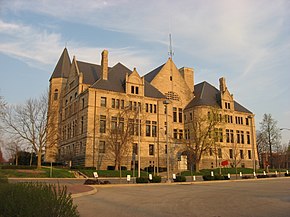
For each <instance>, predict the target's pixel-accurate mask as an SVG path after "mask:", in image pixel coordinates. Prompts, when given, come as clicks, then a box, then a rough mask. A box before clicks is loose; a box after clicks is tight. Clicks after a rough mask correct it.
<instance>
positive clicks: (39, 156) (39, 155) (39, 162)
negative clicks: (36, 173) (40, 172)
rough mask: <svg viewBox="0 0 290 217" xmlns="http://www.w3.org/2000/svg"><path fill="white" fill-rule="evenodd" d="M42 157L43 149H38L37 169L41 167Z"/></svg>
mask: <svg viewBox="0 0 290 217" xmlns="http://www.w3.org/2000/svg"><path fill="white" fill-rule="evenodd" d="M41 157H42V154H41V151H38V152H37V169H41Z"/></svg>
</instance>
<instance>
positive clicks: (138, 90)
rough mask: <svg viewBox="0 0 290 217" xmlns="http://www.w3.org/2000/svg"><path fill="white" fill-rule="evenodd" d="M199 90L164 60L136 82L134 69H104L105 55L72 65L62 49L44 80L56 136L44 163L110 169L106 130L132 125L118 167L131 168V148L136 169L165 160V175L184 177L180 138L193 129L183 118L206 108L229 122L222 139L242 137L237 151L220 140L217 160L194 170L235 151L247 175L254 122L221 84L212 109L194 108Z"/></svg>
mask: <svg viewBox="0 0 290 217" xmlns="http://www.w3.org/2000/svg"><path fill="white" fill-rule="evenodd" d="M67 62H69V63H70V64H69V66H68V65H67ZM201 85H202V84H197V85H194V72H193V69H191V68H185V67H183V68H181V69H178V68H177V67H176V65H175V64H174V62H173V61H172V59H171V58H169V59H168V61H167V62H166V63H165V64H163V65H161V66H160V67H158V68H156V69H154V70H152V71H151V72H149V73H147V74H146V75H145V76H143V77H141V76H140V75H139V73H138V72H137V70H136V69H133V70H130V69H128V68H126V67H125V66H124V65H122V64H120V63H118V64H116V65H114V66H113V67H109V66H108V51H103V53H102V60H101V64H100V65H97V64H91V63H86V62H80V61H77V60H76V58H75V57H74V58H73V60H72V61H71V62H70V59H69V56H68V52H67V50H66V49H65V50H64V52H63V53H62V55H61V57H60V60H59V62H58V64H57V66H56V68H55V70H54V72H53V74H52V77H51V79H50V91H49V94H50V100H49V111H50V112H49V113H48V114H49V115H50V114H55V113H56V115H55V116H54V118H53V120H54V122H56V123H57V125H58V126H57V129H58V133H57V135H55V137H57V140H55V139H54V140H51V141H48V145H47V147H49V148H47V150H46V160H47V161H56V160H57V161H66V162H71V163H72V165H74V166H86V167H96V168H97V169H107V168H108V166H114V165H115V160H114V158H113V157H112V155H111V153H109V150H108V143H109V140H108V138H109V134H110V132H112V131H111V129H113V128H114V126H116V125H118V126H119V124H121V122H124V123H122V124H123V125H125V126H127V125H128V124H130V123H129V122H130V121H132V120H133V122H134V123H138V120H139V121H140V122H139V123H140V125H139V126H140V133H139V132H138V133H137V128H136V129H135V128H134V129H135V130H134V132H132V133H131V134H132V135H131V137H130V142H129V144H128V147H129V148H128V149H129V150H128V151H127V152H126V155H125V156H123V157H122V166H125V167H127V169H132V168H133V167H134V163H133V162H135V165H136V164H137V161H138V155H136V154H138V153H136V146H137V144H138V143H140V151H141V152H140V153H141V154H140V159H141V160H140V163H141V168H142V169H144V168H147V167H161V168H166V166H167V153H169V162H170V168H171V170H174V171H176V170H186V169H187V167H188V166H187V157H186V156H185V152H184V150H185V147H186V143H187V142H186V139H185V131H186V132H188V130H189V129H190V127H189V124H190V122H191V121H194V120H191V119H190V118H189V117H190V113H194V114H200V115H203V114H207V112H208V110H209V109H210V108H211V107H216V106H217V107H218V109H219V112H220V114H221V115H222V116H223V117H228V116H231V117H232V121H231V122H230V123H225V124H223V135H225V137H226V135H227V132H228V131H227V130H233V131H231V132H234V134H235V135H234V136H235V138H236V133H238V134H239V136H240V134H241V132H243V143H242V142H241V140H239V143H237V142H234V143H231V142H227V141H228V140H227V138H225V139H224V141H223V142H222V145H221V146H220V147H222V156H221V158H217V157H216V155H215V156H213V155H209V154H205V155H204V156H203V158H202V161H201V163H200V168H215V167H219V164H220V163H221V161H222V160H229V161H231V158H230V156H228V155H227V153H228V152H229V149H231V147H232V146H233V145H234V144H236V145H235V147H238V148H235V150H239V153H240V150H244V155H242V154H243V153H242V152H241V156H242V158H243V159H241V160H240V161H239V162H240V166H241V165H242V166H246V167H251V165H253V163H252V162H253V160H252V159H253V154H252V153H255V154H256V150H254V151H253V150H252V149H251V147H252V146H254V147H256V146H255V144H254V145H253V143H255V140H256V139H255V138H256V137H255V126H254V115H253V114H252V113H251V112H250V111H248V110H247V109H245V108H244V107H242V106H241V105H239V104H237V103H236V102H235V101H234V99H233V96H232V95H231V94H230V93H229V91H228V89H227V87H226V83H225V79H224V78H222V79H220V90H217V89H215V88H214V87H212V86H211V88H210V90H209V92H214V94H219V97H217V98H215V99H214V100H213V101H215V102H214V103H213V104H211V103H212V102H210V103H208V102H207V101H206V100H205V101H204V102H203V103H200V101H199V100H197V99H199V98H200V95H201V94H200V93H201V91H202V87H200V86H201ZM208 85H209V84H208ZM212 88H214V89H213V90H212ZM204 90H205V89H204ZM205 91H206V90H205ZM206 97H208V96H206ZM209 97H212V96H209ZM214 97H216V95H215V96H214ZM165 100H168V102H169V104H168V105H165V104H164V102H165ZM197 101H198V103H196V102H197ZM235 107H237V108H235ZM127 109H128V110H130V114H131V117H129V116H128V118H124V117H121V116H120V114H124V111H127ZM166 113H167V114H166ZM127 114H129V113H127ZM166 118H167V120H168V121H167V122H168V123H167V122H166ZM236 121H237V122H238V123H240V124H237V122H236ZM167 124H168V129H167ZM137 125H138V124H137ZM138 129H139V128H138ZM49 132H50V131H49V130H48V134H49ZM166 133H168V148H166ZM248 134H250V135H249V137H247V135H248ZM249 138H250V143H249V141H248V140H247V139H249ZM246 140H247V141H246ZM54 141H57V142H54ZM245 141H246V142H245ZM248 143H249V144H248ZM52 150H53V151H52ZM56 150H57V151H56ZM249 151H251V153H250V152H249ZM56 152H57V154H54V155H52V154H51V153H56ZM250 155H251V156H250ZM51 156H53V157H51ZM256 156H257V155H256Z"/></svg>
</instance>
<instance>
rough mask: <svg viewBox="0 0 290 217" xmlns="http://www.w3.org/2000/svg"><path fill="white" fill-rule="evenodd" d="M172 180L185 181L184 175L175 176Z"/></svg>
mask: <svg viewBox="0 0 290 217" xmlns="http://www.w3.org/2000/svg"><path fill="white" fill-rule="evenodd" d="M174 182H186V177H185V176H176V179H174Z"/></svg>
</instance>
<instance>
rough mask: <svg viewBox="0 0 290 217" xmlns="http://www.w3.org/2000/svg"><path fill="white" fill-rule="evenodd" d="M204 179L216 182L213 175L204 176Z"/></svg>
mask: <svg viewBox="0 0 290 217" xmlns="http://www.w3.org/2000/svg"><path fill="white" fill-rule="evenodd" d="M202 178H203V180H204V181H212V180H215V178H214V176H211V175H204V176H202Z"/></svg>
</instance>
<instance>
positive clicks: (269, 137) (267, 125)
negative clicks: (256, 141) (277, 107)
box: [260, 114, 281, 168]
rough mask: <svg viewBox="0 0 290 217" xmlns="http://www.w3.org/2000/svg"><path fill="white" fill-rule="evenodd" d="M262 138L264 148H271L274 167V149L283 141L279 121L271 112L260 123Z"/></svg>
mask: <svg viewBox="0 0 290 217" xmlns="http://www.w3.org/2000/svg"><path fill="white" fill-rule="evenodd" d="M260 133H261V135H260V139H261V144H260V145H262V144H263V145H264V147H263V149H265V150H269V154H270V155H269V158H270V159H269V160H270V168H273V150H274V149H275V147H277V146H279V144H280V141H281V132H280V130H279V128H278V127H277V121H276V120H274V119H273V118H272V115H271V114H264V117H263V120H262V122H261V123H260Z"/></svg>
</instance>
